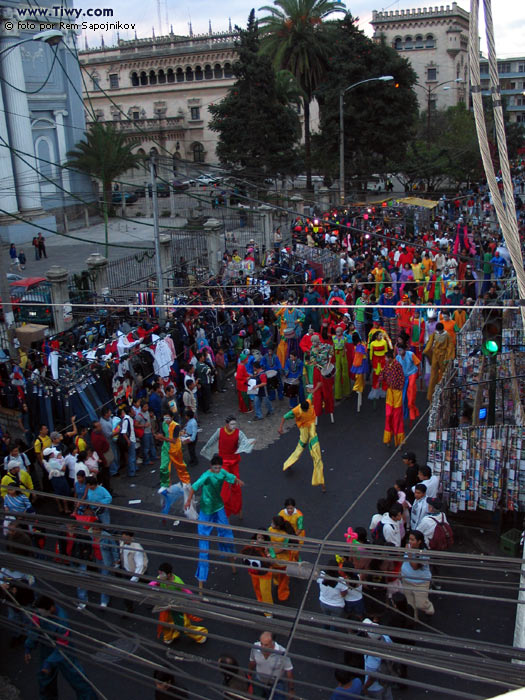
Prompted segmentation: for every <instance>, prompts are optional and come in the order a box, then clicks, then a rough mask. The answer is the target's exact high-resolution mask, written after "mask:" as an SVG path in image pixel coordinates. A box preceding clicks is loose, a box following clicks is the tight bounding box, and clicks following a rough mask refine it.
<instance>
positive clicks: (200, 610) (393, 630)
mask: <svg viewBox="0 0 525 700" xmlns="http://www.w3.org/2000/svg"><path fill="white" fill-rule="evenodd" d="M79 580H80V582H82V578H80V579H79ZM62 595H64V594H62ZM197 600H198V599H197ZM70 605H71V603H70ZM183 607H184V606H183ZM193 611H194V612H196V613H197V614H208V615H210V614H211V613H210V611H209V610H207V609H206V608H194V609H193ZM225 614H226V613H225V612H224V611H222V610H220V611H219V616H220V618H223V617H224V616H225ZM133 618H136V619H141V620H142V621H143V622H146V623H149V624H154V622H153V621H152V620H150V619H149V618H144V616H138V615H133ZM313 619H319V621H320V622H321V621H324V620H326V617H325V616H324V615H320V616H318V615H316V616H315V617H314V618H312V617H310V618H309V620H310V621H311V620H313ZM257 624H258V618H255V625H256V626H257ZM339 624H342V623H339ZM348 625H349V626H350V628H351V629H353V630H354V631H355V628H359V629H362V627H363V624H362V623H351V622H348ZM359 625H361V627H359ZM174 627H175V628H176V629H179V630H180V631H183V630H184V628H183V627H182V626H177V625H174ZM365 629H366V628H365ZM377 629H378V631H379V632H381V633H395V634H396V635H397V636H400V633H401V636H403V632H402V631H401V630H397V628H388V627H381V626H379V627H378V628H377ZM405 634H407V635H408V632H407V631H405ZM412 635H413V633H412V632H410V634H409V635H408V636H409V637H410V636H412ZM325 636H327V637H328V638H327V640H326V641H324V640H317V641H318V642H320V643H325V644H326V645H328V646H332V645H333V644H332V639H335V640H338V639H341V635H340V634H334V635H330V636H328V635H325ZM210 637H214V635H210ZM221 638H222V637H221ZM301 638H303V637H302V636H301ZM222 639H223V640H224V638H222ZM344 639H345V637H344ZM226 641H230V642H231V641H234V640H232V639H226ZM310 641H313V640H312V638H310ZM430 641H432V639H431V640H430ZM365 644H366V642H365ZM245 646H251V645H248V644H245ZM367 651H369V652H370V653H371V651H370V650H367ZM372 651H373V650H372ZM418 652H420V654H419V656H420V658H421V657H422V656H423V655H424V653H426V652H423V651H422V650H421V649H419V648H418ZM430 653H431V654H433V660H434V661H435V656H436V652H435V650H432V651H431V652H430ZM296 658H301V657H300V656H298V655H297V656H296ZM402 658H403V660H404V658H405V657H404V656H403V657H402ZM393 660H395V661H400V660H401V658H398V657H394V658H393ZM446 661H447V662H449V661H450V659H449V657H448V656H447V657H446ZM469 662H472V660H471V659H470V658H469ZM409 663H410V661H409ZM459 663H461V660H459ZM414 665H416V666H417V665H418V664H417V663H416V664H414ZM484 665H486V662H484ZM496 667H497V664H495V666H494V668H493V669H492V670H493V671H494V672H495V669H496ZM447 670H450V671H452V670H456V672H457V670H458V669H447ZM501 670H502V672H503V673H505V672H506V667H505V666H502V667H501ZM474 678H475V676H474Z"/></svg>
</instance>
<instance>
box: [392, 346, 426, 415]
mask: <svg viewBox="0 0 525 700" xmlns="http://www.w3.org/2000/svg"><path fill="white" fill-rule="evenodd" d="M396 360H397V361H398V362H399V364H400V365H401V367H402V368H403V374H404V375H405V383H404V386H403V416H404V418H405V419H410V425H411V426H412V422H413V421H414V420H415V419H416V418H418V417H419V409H418V407H417V406H416V396H417V375H418V373H419V365H420V362H419V359H418V357H417V355H416V354H415V353H414V352H411V351H410V350H406V349H405V348H404V347H401V346H399V347H398V348H397V356H396Z"/></svg>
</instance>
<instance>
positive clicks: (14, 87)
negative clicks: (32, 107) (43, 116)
mask: <svg viewBox="0 0 525 700" xmlns="http://www.w3.org/2000/svg"><path fill="white" fill-rule="evenodd" d="M53 50H54V51H53V61H52V63H51V68H50V69H49V72H48V74H47V75H46V77H45V79H44V82H43V83H42V85H41V86H40V87H39V88H37V89H36V90H22V89H21V88H19V87H17V86H16V85H13V84H12V83H10V82H9V80H7V78H5V77H4V76H2V75H0V80H1V81H2V82H3V83H5V84H6V85H9V87H10V88H12V89H13V90H16V91H17V92H22V93H23V94H24V95H36V94H37V93H39V92H40V91H41V90H43V89H44V88H45V86H46V85H47V84H48V82H49V79H50V78H51V73H52V72H53V68H54V67H55V62H56V61H57V60H58V45H57V46H54V47H53ZM0 60H2V59H1V58H0ZM1 111H4V110H1ZM24 116H26V115H24ZM29 118H31V117H29Z"/></svg>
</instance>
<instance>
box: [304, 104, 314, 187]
mask: <svg viewBox="0 0 525 700" xmlns="http://www.w3.org/2000/svg"><path fill="white" fill-rule="evenodd" d="M303 107H304V164H305V168H306V189H307V190H312V189H313V187H312V153H311V144H310V98H309V97H305V98H304V99H303Z"/></svg>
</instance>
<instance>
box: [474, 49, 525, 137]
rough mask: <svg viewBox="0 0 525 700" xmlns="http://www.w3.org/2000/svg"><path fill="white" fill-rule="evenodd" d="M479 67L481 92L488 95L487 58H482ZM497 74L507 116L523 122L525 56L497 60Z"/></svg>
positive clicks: (524, 117) (524, 120) (524, 112)
mask: <svg viewBox="0 0 525 700" xmlns="http://www.w3.org/2000/svg"><path fill="white" fill-rule="evenodd" d="M479 67H480V74H481V87H482V90H483V94H484V95H485V94H486V95H490V89H489V62H488V60H487V59H486V58H482V59H481V60H480V63H479ZM498 76H499V85H500V90H501V95H502V97H503V98H504V100H505V111H506V113H507V118H508V119H509V121H511V122H518V123H520V124H525V57H523V56H522V57H521V58H506V59H505V60H501V61H498Z"/></svg>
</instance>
